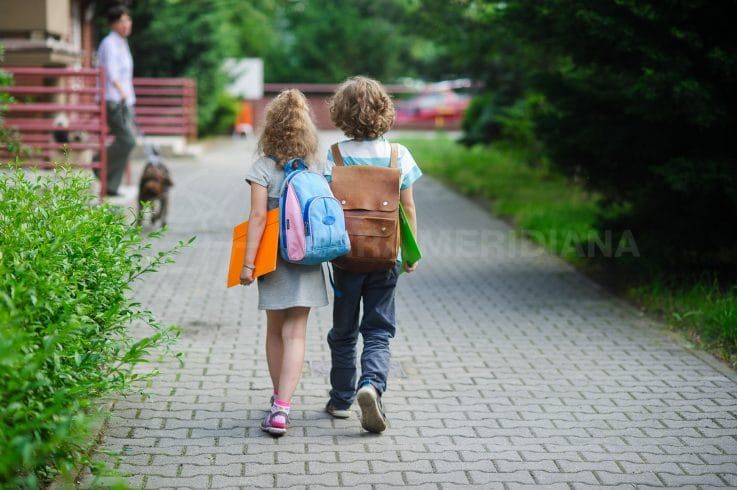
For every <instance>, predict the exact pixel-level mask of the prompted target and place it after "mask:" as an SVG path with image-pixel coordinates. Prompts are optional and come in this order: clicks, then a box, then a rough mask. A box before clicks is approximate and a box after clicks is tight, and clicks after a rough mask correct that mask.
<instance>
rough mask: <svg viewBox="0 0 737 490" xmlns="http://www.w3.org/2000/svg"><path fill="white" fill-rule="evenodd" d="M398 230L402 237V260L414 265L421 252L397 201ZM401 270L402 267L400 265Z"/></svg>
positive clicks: (402, 208)
mask: <svg viewBox="0 0 737 490" xmlns="http://www.w3.org/2000/svg"><path fill="white" fill-rule="evenodd" d="M399 232H400V233H401V239H402V260H403V261H406V262H407V263H408V264H409V265H414V264H416V263H417V262H418V261H419V260H420V259H421V258H422V252H421V251H420V246H419V245H418V244H417V239H416V238H415V234H414V233H413V232H412V227H411V226H410V225H409V220H408V219H407V214H406V213H405V212H404V207H403V206H402V203H399ZM403 271H404V267H402V272H403Z"/></svg>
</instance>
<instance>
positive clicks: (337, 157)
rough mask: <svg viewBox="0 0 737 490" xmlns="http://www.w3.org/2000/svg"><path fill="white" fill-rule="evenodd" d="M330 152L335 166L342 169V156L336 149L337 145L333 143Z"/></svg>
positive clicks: (338, 149)
mask: <svg viewBox="0 0 737 490" xmlns="http://www.w3.org/2000/svg"><path fill="white" fill-rule="evenodd" d="M330 151H332V152H333V160H334V161H335V164H336V165H337V166H339V167H342V166H343V155H341V154H340V148H338V143H335V144H334V145H333V146H331V147H330Z"/></svg>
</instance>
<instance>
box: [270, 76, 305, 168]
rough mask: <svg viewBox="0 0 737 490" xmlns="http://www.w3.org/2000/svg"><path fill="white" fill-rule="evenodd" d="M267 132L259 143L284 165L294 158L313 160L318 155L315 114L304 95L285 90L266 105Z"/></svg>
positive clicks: (295, 90)
mask: <svg viewBox="0 0 737 490" xmlns="http://www.w3.org/2000/svg"><path fill="white" fill-rule="evenodd" d="M264 119H265V121H264V130H263V133H261V137H260V138H259V140H258V149H259V152H261V154H263V155H265V156H267V157H270V158H274V159H275V160H276V163H277V164H278V165H284V164H285V163H286V162H287V161H288V160H290V159H292V158H302V159H304V160H306V161H307V162H309V161H311V160H312V159H313V158H314V156H315V153H317V144H318V136H317V129H315V123H314V122H313V121H312V111H311V110H310V106H309V105H308V104H307V99H306V98H305V96H304V94H303V93H302V92H300V91H299V90H297V89H288V90H283V91H282V92H280V93H279V95H277V96H276V97H275V98H274V100H272V101H271V102H269V105H267V106H266V115H265V118H264Z"/></svg>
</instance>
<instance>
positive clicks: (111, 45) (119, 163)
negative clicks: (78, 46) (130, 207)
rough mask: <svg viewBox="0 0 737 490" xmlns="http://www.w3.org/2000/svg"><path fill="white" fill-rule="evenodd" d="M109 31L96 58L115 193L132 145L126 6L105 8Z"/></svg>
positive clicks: (110, 185)
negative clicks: (101, 75)
mask: <svg viewBox="0 0 737 490" xmlns="http://www.w3.org/2000/svg"><path fill="white" fill-rule="evenodd" d="M107 17H108V22H109V23H110V34H108V35H107V36H105V38H104V39H103V40H102V42H101V43H100V48H99V49H98V52H97V60H98V64H99V65H100V66H104V67H105V77H106V80H107V81H106V86H105V99H106V102H107V125H108V128H109V129H110V132H111V133H112V134H113V136H114V137H115V140H114V141H113V142H112V143H111V144H110V145H109V146H108V147H107V194H108V195H109V196H117V195H118V187H119V186H120V182H121V180H122V179H123V173H124V172H125V166H126V164H127V163H128V157H129V155H130V153H131V151H132V150H133V148H134V147H135V146H136V136H135V133H134V130H133V106H134V104H135V102H136V95H135V94H134V93H133V56H131V50H130V48H129V47H128V40H127V38H128V36H130V33H131V28H132V26H133V22H132V21H131V18H130V14H129V13H128V9H127V8H125V7H123V6H115V7H112V8H111V9H110V10H109V11H108V16H107Z"/></svg>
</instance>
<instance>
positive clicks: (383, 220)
mask: <svg viewBox="0 0 737 490" xmlns="http://www.w3.org/2000/svg"><path fill="white" fill-rule="evenodd" d="M331 150H332V152H333V160H334V161H335V166H334V167H333V171H332V174H333V175H332V181H331V184H330V188H331V189H332V190H333V194H334V195H335V198H336V199H337V200H338V201H339V202H340V203H341V205H342V206H343V213H344V214H345V227H346V230H347V231H348V237H349V238H350V241H351V251H350V252H349V253H348V254H347V255H344V256H343V257H339V258H337V259H335V260H334V261H333V264H335V265H336V266H337V267H340V268H342V269H346V270H349V271H352V272H374V271H384V270H389V269H391V268H392V267H394V264H395V263H396V262H397V256H398V254H399V246H400V234H399V186H400V181H401V175H402V173H401V171H400V170H399V168H397V157H398V154H399V148H398V146H397V145H396V143H392V145H391V159H390V164H389V168H386V167H377V166H375V165H343V157H342V156H341V154H340V149H339V148H338V145H337V143H336V144H334V145H333V146H332V147H331Z"/></svg>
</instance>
